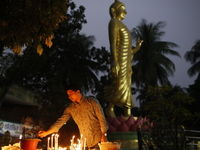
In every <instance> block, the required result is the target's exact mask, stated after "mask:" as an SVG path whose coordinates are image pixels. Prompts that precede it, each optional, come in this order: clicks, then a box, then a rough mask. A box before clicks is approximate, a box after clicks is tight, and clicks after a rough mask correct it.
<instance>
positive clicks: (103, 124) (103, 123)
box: [93, 99, 108, 132]
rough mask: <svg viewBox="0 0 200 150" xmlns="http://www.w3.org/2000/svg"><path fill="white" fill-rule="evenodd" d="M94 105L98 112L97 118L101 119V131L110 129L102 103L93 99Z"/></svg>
mask: <svg viewBox="0 0 200 150" xmlns="http://www.w3.org/2000/svg"><path fill="white" fill-rule="evenodd" d="M93 103H94V104H93V105H94V110H95V113H96V116H97V118H98V119H99V123H100V126H101V132H106V131H107V129H108V126H107V123H106V118H105V115H104V112H103V109H102V107H101V105H100V104H99V101H98V100H96V99H93Z"/></svg>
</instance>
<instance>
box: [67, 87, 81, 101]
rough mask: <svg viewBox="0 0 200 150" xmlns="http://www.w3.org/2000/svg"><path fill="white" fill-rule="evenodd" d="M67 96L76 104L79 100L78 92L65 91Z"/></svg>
mask: <svg viewBox="0 0 200 150" xmlns="http://www.w3.org/2000/svg"><path fill="white" fill-rule="evenodd" d="M67 95H68V97H69V99H70V100H71V101H72V102H78V100H79V99H80V90H77V91H73V90H67Z"/></svg>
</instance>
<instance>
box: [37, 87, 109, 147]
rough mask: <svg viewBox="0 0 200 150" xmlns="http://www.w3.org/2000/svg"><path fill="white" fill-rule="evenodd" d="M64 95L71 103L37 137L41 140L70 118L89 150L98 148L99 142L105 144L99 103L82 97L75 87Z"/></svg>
mask: <svg viewBox="0 0 200 150" xmlns="http://www.w3.org/2000/svg"><path fill="white" fill-rule="evenodd" d="M66 93H67V94H68V96H69V99H70V100H71V101H72V103H71V104H70V105H69V106H68V107H67V108H66V109H65V111H64V112H63V115H62V116H61V117H60V118H58V120H57V121H56V122H55V123H54V124H53V125H52V126H51V127H50V128H49V130H47V131H39V132H38V136H39V137H41V138H43V137H45V136H47V135H49V134H52V133H54V132H58V130H59V129H60V128H61V127H62V126H63V124H64V123H66V122H67V121H68V120H69V119H70V118H71V117H72V118H73V119H74V121H75V123H76V124H77V125H78V128H79V132H80V134H81V135H83V138H86V140H87V147H88V148H90V149H93V148H99V147H98V143H99V142H106V141H107V137H106V131H107V124H106V119H105V116H104V113H103V111H102V108H101V106H100V104H99V102H98V101H97V100H96V99H94V98H91V97H87V96H83V95H82V94H81V91H80V88H79V87H78V86H77V85H71V86H69V87H68V90H67V91H66Z"/></svg>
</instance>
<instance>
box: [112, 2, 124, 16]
mask: <svg viewBox="0 0 200 150" xmlns="http://www.w3.org/2000/svg"><path fill="white" fill-rule="evenodd" d="M121 6H124V7H125V5H124V3H122V2H120V1H119V0H115V2H114V3H113V4H112V5H111V6H110V16H111V18H115V17H116V11H117V9H119V8H120V7H121Z"/></svg>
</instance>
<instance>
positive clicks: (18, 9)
mask: <svg viewBox="0 0 200 150" xmlns="http://www.w3.org/2000/svg"><path fill="white" fill-rule="evenodd" d="M67 3H68V0H42V1H41V0H2V1H0V40H1V41H2V43H3V44H4V46H5V47H8V48H11V49H13V50H16V51H15V52H17V53H21V48H22V47H34V48H35V49H36V48H37V46H38V45H41V43H45V40H46V39H48V38H49V37H51V36H52V35H53V33H54V31H55V30H57V29H58V24H59V22H62V21H64V19H66V11H67Z"/></svg>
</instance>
